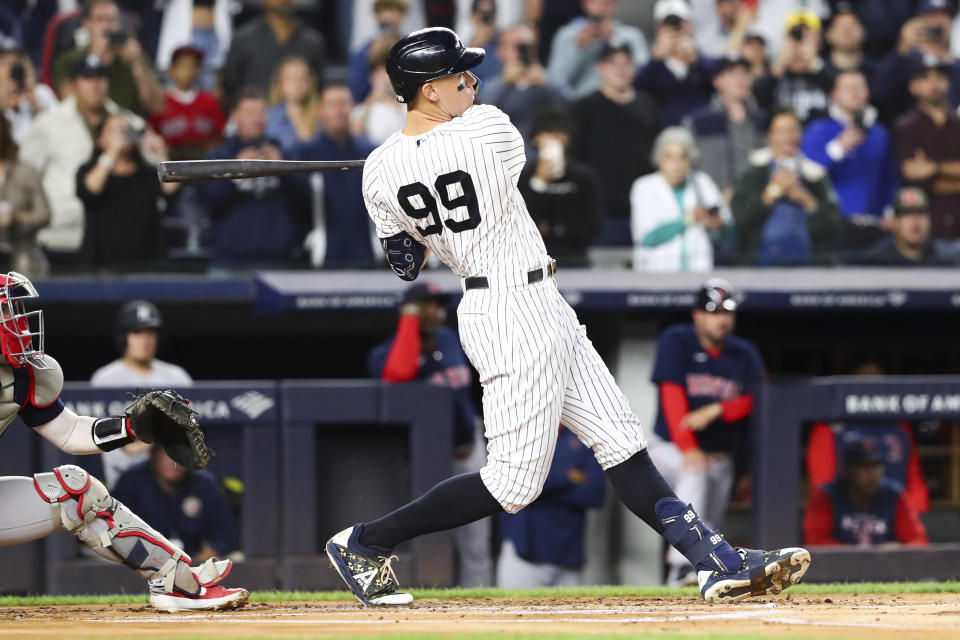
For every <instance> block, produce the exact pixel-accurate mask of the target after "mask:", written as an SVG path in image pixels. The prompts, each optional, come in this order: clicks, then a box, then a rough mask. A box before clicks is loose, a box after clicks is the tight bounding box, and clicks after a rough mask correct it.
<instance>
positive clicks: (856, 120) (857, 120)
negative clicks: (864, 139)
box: [850, 111, 864, 129]
mask: <svg viewBox="0 0 960 640" xmlns="http://www.w3.org/2000/svg"><path fill="white" fill-rule="evenodd" d="M850 122H851V123H852V124H853V126H855V127H856V128H857V129H863V128H864V126H863V111H855V112H853V113H852V114H850Z"/></svg>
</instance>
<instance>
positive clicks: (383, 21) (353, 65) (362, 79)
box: [347, 0, 407, 104]
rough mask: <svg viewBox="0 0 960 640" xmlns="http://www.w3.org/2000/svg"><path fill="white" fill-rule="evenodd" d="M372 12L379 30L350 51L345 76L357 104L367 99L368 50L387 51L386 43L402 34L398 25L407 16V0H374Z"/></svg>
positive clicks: (368, 79) (368, 87) (369, 87)
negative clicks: (348, 66)
mask: <svg viewBox="0 0 960 640" xmlns="http://www.w3.org/2000/svg"><path fill="white" fill-rule="evenodd" d="M373 13H374V15H375V17H376V22H377V24H378V25H380V32H379V33H378V34H377V36H376V37H375V38H371V39H370V40H368V41H367V42H365V43H364V44H363V46H361V47H359V48H357V49H355V50H354V51H351V52H350V68H349V70H348V75H347V78H348V82H349V85H350V93H352V94H353V99H354V101H356V102H357V103H358V104H359V103H362V102H363V101H365V100H366V99H367V94H369V93H370V89H371V84H370V52H371V51H372V50H373V49H376V48H383V47H386V48H387V50H388V51H389V46H387V43H389V45H390V46H392V45H393V43H394V42H396V41H397V40H398V39H399V38H400V36H401V35H402V34H401V33H400V25H401V24H402V23H403V21H404V19H405V18H406V17H407V0H376V1H375V2H374V3H373Z"/></svg>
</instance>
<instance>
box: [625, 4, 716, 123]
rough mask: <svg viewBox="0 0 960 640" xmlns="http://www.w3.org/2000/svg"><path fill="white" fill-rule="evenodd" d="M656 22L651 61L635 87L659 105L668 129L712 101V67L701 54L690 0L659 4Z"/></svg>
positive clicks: (642, 68) (654, 11)
mask: <svg viewBox="0 0 960 640" xmlns="http://www.w3.org/2000/svg"><path fill="white" fill-rule="evenodd" d="M653 19H654V21H655V22H656V25H657V27H656V36H655V39H654V41H653V48H652V49H651V50H650V57H651V60H650V62H649V63H647V64H646V65H644V66H643V67H641V68H640V71H639V73H637V77H636V80H635V81H634V85H635V86H636V88H637V89H639V90H641V91H645V92H647V93H649V94H650V95H651V96H653V99H654V100H656V101H657V105H658V107H659V108H660V119H661V121H662V122H663V124H664V125H677V124H680V121H681V120H683V118H684V116H686V115H688V114H689V113H691V112H693V111H695V110H697V109H699V108H700V107H702V106H704V105H706V104H707V103H708V102H709V101H710V94H711V93H712V92H713V87H712V85H711V83H710V80H711V67H710V63H709V61H708V60H706V59H705V58H704V57H703V56H701V55H700V53H699V51H697V45H696V42H695V41H694V39H693V27H692V26H691V24H690V7H689V6H688V5H687V3H686V0H657V4H656V5H654V9H653Z"/></svg>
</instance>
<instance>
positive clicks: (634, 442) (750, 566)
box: [327, 28, 810, 605]
mask: <svg viewBox="0 0 960 640" xmlns="http://www.w3.org/2000/svg"><path fill="white" fill-rule="evenodd" d="M483 57H484V51H483V49H473V48H470V49H468V48H464V47H463V45H462V44H461V43H460V39H459V38H458V37H457V35H456V34H455V33H453V32H452V31H450V30H449V29H443V28H432V29H424V30H421V31H416V32H414V33H411V34H410V35H408V36H406V37H404V38H403V39H401V40H400V41H399V42H398V43H397V44H396V45H394V47H393V49H391V51H390V54H389V57H388V59H387V73H388V74H389V76H390V81H391V83H392V84H393V89H394V93H396V95H397V99H398V100H399V101H400V102H404V103H406V104H407V105H408V111H407V121H406V124H405V125H404V128H403V130H402V131H399V132H397V133H395V134H393V135H392V136H390V137H389V138H388V139H387V140H386V141H385V142H384V143H383V144H382V145H380V147H378V148H377V149H376V150H375V151H374V152H373V153H371V154H370V157H369V158H368V159H367V163H366V165H365V168H364V172H363V197H364V200H365V202H366V205H367V210H368V212H369V214H370V216H371V217H372V218H373V220H374V222H375V223H376V227H377V232H378V235H379V236H380V238H381V242H382V243H383V247H384V250H385V251H386V254H387V258H388V259H389V261H390V264H391V266H392V267H393V269H394V271H396V273H397V275H399V276H400V277H401V278H402V279H404V280H413V279H415V278H416V277H417V275H418V274H419V272H420V269H421V267H422V266H423V264H424V261H425V259H426V255H427V253H428V252H430V251H432V252H433V253H435V254H436V255H437V256H438V257H439V258H440V259H441V260H442V261H443V262H444V263H445V264H446V265H447V266H449V267H450V268H451V269H452V270H453V272H454V273H456V274H457V275H458V276H460V277H461V278H462V286H463V290H464V295H463V300H462V301H461V303H460V307H459V309H458V310H457V315H458V317H459V326H460V335H461V342H462V343H463V348H464V351H465V352H466V354H467V357H468V358H469V359H470V362H471V363H472V364H473V365H474V367H475V368H476V369H477V372H478V373H479V374H480V380H481V383H482V384H483V414H484V416H483V417H484V423H485V426H486V435H487V439H488V441H489V446H488V462H487V464H486V465H485V466H484V467H483V469H482V470H481V471H480V472H479V473H467V474H464V475H460V476H457V477H454V478H451V479H449V480H446V481H444V482H442V483H440V484H439V485H437V486H436V487H434V488H433V489H431V490H430V491H428V492H427V493H426V494H425V495H423V496H422V497H420V498H418V499H417V500H415V501H413V502H411V503H410V504H408V505H406V506H404V507H401V508H400V509H397V510H396V511H394V512H393V513H391V514H389V515H387V516H385V517H383V518H380V519H378V520H373V521H371V522H367V523H361V524H356V525H354V526H352V527H349V528H347V529H345V530H343V531H341V532H340V533H338V534H336V535H335V536H333V538H331V539H330V541H329V542H328V543H327V554H328V555H329V556H330V560H331V562H333V565H334V567H335V568H336V570H337V572H338V573H339V574H340V576H341V577H342V578H343V580H344V581H345V582H346V583H347V585H348V586H349V587H350V590H351V591H352V592H353V594H354V595H355V596H356V597H357V599H358V600H360V602H362V603H364V604H366V605H376V604H380V605H383V604H408V603H410V602H411V601H412V600H413V597H412V596H411V595H410V594H408V593H403V592H400V591H398V590H397V587H398V586H399V585H398V583H397V579H396V576H395V575H394V571H393V568H392V566H391V562H392V561H393V559H394V558H395V556H392V555H391V553H392V550H393V549H394V548H395V547H396V546H397V545H398V544H400V543H402V542H404V541H406V540H410V539H411V538H414V537H417V536H420V535H423V534H426V533H431V532H434V531H440V530H443V529H450V528H453V527H457V526H460V525H463V524H466V523H468V522H473V521H474V520H478V519H480V518H483V517H486V516H490V515H493V514H495V513H499V512H502V511H507V512H509V513H515V512H517V511H519V510H520V509H522V508H523V507H525V506H526V505H528V504H530V503H531V502H533V501H534V500H535V499H536V498H537V496H538V495H539V494H540V491H541V490H542V489H543V484H544V481H545V480H546V477H547V474H548V472H549V470H550V460H551V459H552V457H553V450H554V447H555V446H556V441H557V425H558V424H562V425H563V426H565V427H567V428H568V429H570V430H571V431H572V432H574V433H575V434H576V435H577V437H578V438H580V440H581V441H583V443H584V444H586V445H587V446H588V447H590V448H591V449H593V452H594V455H595V456H596V458H597V461H598V462H599V463H600V466H602V467H603V468H604V470H605V471H606V473H607V476H608V477H609V478H610V481H611V482H612V484H613V487H614V489H616V491H617V493H618V495H619V496H620V498H621V500H623V502H624V503H625V504H626V505H627V507H628V508H629V509H630V510H631V511H633V512H634V513H635V514H637V515H638V516H639V517H640V518H642V519H643V520H644V521H645V522H646V523H647V524H649V525H650V526H651V527H653V528H654V529H655V530H656V531H657V532H659V533H660V534H661V535H663V537H664V538H666V539H667V541H668V542H669V543H670V544H671V545H673V546H674V547H675V548H676V549H677V550H678V551H679V552H680V553H682V554H683V555H684V556H685V557H686V558H687V559H688V560H689V561H690V563H691V564H692V565H693V566H694V567H695V568H696V569H697V576H698V580H699V583H700V592H701V594H702V595H703V597H704V598H705V599H706V600H708V601H722V600H736V599H739V598H744V597H747V596H751V595H764V594H768V593H778V592H779V591H780V590H781V589H784V588H786V587H788V586H790V585H791V584H793V583H796V582H799V580H800V578H801V576H803V574H804V572H805V571H806V569H807V567H808V566H809V564H810V554H809V553H808V552H807V551H806V550H805V549H800V548H787V549H779V550H775V551H756V550H752V549H740V548H734V547H732V546H730V544H728V543H727V541H726V540H724V539H723V536H722V535H721V534H719V533H717V532H715V531H712V530H711V529H710V528H709V527H707V526H706V524H704V522H703V521H702V520H701V519H700V517H699V516H698V515H697V513H696V511H694V509H693V507H692V506H690V505H688V504H685V503H684V502H682V501H681V500H679V499H678V498H677V497H676V495H675V494H674V492H673V490H672V489H671V488H670V486H669V485H668V484H667V483H666V482H665V481H664V479H663V477H662V476H661V475H660V472H659V471H657V468H656V467H655V466H654V464H653V462H652V461H651V460H650V456H649V454H648V453H647V450H646V445H647V442H646V439H645V438H644V435H643V431H642V429H641V428H640V422H639V420H637V417H636V416H635V415H634V414H633V412H632V411H631V410H630V407H629V406H628V404H627V401H626V398H624V396H623V394H622V393H621V392H620V390H619V389H618V388H617V385H616V383H615V382H614V380H613V376H612V375H610V372H609V371H608V370H607V367H606V365H605V364H604V362H603V360H602V359H601V358H600V356H599V354H597V351H596V349H594V347H593V345H592V344H591V342H590V340H589V339H588V338H587V334H586V331H585V329H584V327H583V326H582V325H580V322H579V321H578V320H577V316H576V313H574V311H573V309H571V308H570V306H569V305H568V304H567V303H566V302H565V301H564V299H563V297H562V296H561V295H560V292H559V291H558V289H557V285H556V281H555V280H554V272H555V268H554V262H553V260H551V259H550V257H549V256H548V255H547V251H546V249H545V248H544V245H543V240H542V238H541V237H540V233H539V232H538V231H537V227H536V225H535V224H534V222H533V220H532V219H531V218H530V214H529V213H528V212H527V208H526V205H525V204H524V202H523V198H522V197H521V196H520V193H519V191H518V190H517V179H518V177H519V175H520V171H521V170H522V169H523V165H524V163H525V161H526V157H525V154H524V144H523V139H522V138H521V137H520V133H519V132H518V131H517V129H516V128H515V127H514V126H513V125H512V124H511V123H510V119H509V118H508V117H507V116H506V115H505V114H504V113H503V112H502V111H500V110H499V109H497V108H496V107H493V106H490V105H478V106H474V105H473V101H474V96H475V95H476V92H477V91H479V89H480V83H479V81H478V80H477V78H476V77H475V76H474V75H473V74H472V73H470V71H469V69H471V68H473V67H475V66H477V65H478V64H480V62H481V61H482V60H483Z"/></svg>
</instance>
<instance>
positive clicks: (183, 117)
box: [150, 45, 224, 160]
mask: <svg viewBox="0 0 960 640" xmlns="http://www.w3.org/2000/svg"><path fill="white" fill-rule="evenodd" d="M202 71H203V51H201V50H200V49H197V48H196V47H193V46H190V45H184V46H182V47H177V49H176V50H174V52H173V54H172V56H171V58H170V71H169V73H170V79H171V80H172V81H173V85H172V86H170V87H168V88H167V91H166V94H165V96H164V106H163V111H161V112H159V113H154V114H153V115H152V116H151V117H150V126H152V127H153V128H154V129H155V130H156V131H157V132H158V133H159V134H160V135H161V136H163V139H164V140H165V141H166V143H167V147H168V148H169V150H170V158H171V160H197V159H200V158H203V157H204V156H205V155H206V154H207V152H208V151H210V149H212V148H214V147H215V146H217V144H219V142H220V138H221V136H222V135H223V127H224V117H223V112H222V111H221V110H220V104H219V102H217V99H216V98H215V97H214V96H213V95H212V94H210V93H207V92H206V91H200V90H199V89H198V88H197V79H198V78H199V77H200V74H201V73H202Z"/></svg>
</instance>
